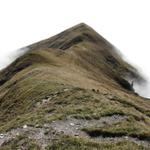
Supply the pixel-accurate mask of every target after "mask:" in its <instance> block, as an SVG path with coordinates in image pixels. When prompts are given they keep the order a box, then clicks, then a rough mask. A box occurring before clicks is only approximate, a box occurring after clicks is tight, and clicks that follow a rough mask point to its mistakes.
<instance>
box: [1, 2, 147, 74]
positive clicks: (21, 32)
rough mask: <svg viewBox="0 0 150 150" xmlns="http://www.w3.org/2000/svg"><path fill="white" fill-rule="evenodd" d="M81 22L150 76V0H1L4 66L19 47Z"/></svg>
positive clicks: (2, 57) (2, 56) (2, 65)
mask: <svg viewBox="0 0 150 150" xmlns="http://www.w3.org/2000/svg"><path fill="white" fill-rule="evenodd" d="M80 22H84V23H86V24H88V25H90V26H91V27H93V28H94V29H95V30H96V31H97V32H99V33H100V34H101V35H102V36H104V37H105V38H106V39H107V40H108V41H110V42H111V43H112V44H114V45H115V46H116V47H117V48H118V49H119V50H120V51H121V52H122V54H123V55H124V56H125V57H126V59H127V60H129V61H130V62H131V63H132V64H135V65H136V66H138V68H141V69H142V71H143V73H144V74H145V75H146V76H150V67H149V64H150V0H0V68H3V67H5V66H6V65H8V64H9V63H10V62H11V61H13V59H14V57H12V56H14V55H15V54H16V53H15V52H16V50H17V49H19V48H21V47H24V46H27V45H29V44H32V43H34V42H37V41H40V40H43V39H45V38H48V37H51V36H52V35H55V34H57V33H59V32H61V31H63V30H64V29H67V28H69V27H71V26H73V25H76V24H78V23H80Z"/></svg>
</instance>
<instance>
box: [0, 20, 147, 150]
mask: <svg viewBox="0 0 150 150" xmlns="http://www.w3.org/2000/svg"><path fill="white" fill-rule="evenodd" d="M27 48H28V49H29V50H28V52H26V53H25V54H24V55H23V56H21V57H20V58H18V59H17V60H16V61H14V62H13V63H12V64H10V65H9V66H8V67H7V68H5V69H3V70H2V71H1V72H0V112H1V113H0V131H1V132H2V133H3V132H4V134H2V138H1V139H0V145H1V147H2V148H6V147H9V148H10V149H11V147H12V146H14V147H15V146H16V147H17V146H18V147H20V146H22V145H18V142H19V141H23V142H24V143H26V141H28V138H32V139H33V141H32V142H31V145H30V144H29V145H27V144H24V147H27V149H29V148H30V146H31V147H32V146H35V147H36V149H44V148H45V147H47V148H48V149H52V148H53V149H59V148H60V147H58V146H57V145H58V144H60V145H62V147H63V146H64V147H65V146H66V145H68V144H69V145H70V147H71V148H72V149H73V148H74V149H83V147H87V149H92V147H91V144H93V147H94V148H95V149H100V147H104V149H112V146H113V145H114V143H115V146H116V149H117V148H118V149H120V147H122V148H124V149H127V148H128V147H135V148H136V149H141V148H143V147H144V148H145V149H148V148H149V144H150V127H149V126H150V118H149V117H150V101H148V100H145V99H144V98H142V97H140V96H138V95H137V94H136V93H135V92H134V89H133V87H132V85H131V83H130V82H131V81H132V80H134V81H135V82H139V81H142V80H143V79H142V77H141V76H140V75H139V74H138V72H137V71H136V69H135V68H133V67H132V66H130V65H129V64H128V63H126V62H125V61H124V60H123V59H122V58H121V56H120V55H119V53H118V52H117V50H116V49H115V47H114V46H113V45H112V44H110V43H109V42H108V41H107V40H105V39H104V38H103V37H101V36H100V35H99V34H98V33H96V32H95V31H94V30H93V29H92V28H90V27H89V26H87V25H85V24H83V23H82V24H79V25H77V26H75V27H72V28H70V29H68V30H66V31H64V32H62V33H60V34H58V35H56V36H54V37H51V38H49V39H46V40H43V41H41V42H38V43H35V44H33V45H30V46H28V47H27ZM60 119H61V121H60ZM83 120H84V123H86V122H87V123H86V124H84V123H83ZM22 126H24V127H23V128H22ZM66 128H67V130H65V129H66ZM39 133H40V135H39ZM32 135H34V136H32ZM66 136H67V137H66ZM74 136H77V137H78V138H77V139H76V137H74ZM12 137H16V140H15V141H14V142H12V143H11V142H10V141H9V140H11V138H12ZM95 137H97V140H95ZM55 138H57V139H58V141H56V143H55V142H53V140H54V139H55ZM79 138H81V139H79ZM64 139H66V140H65V141H68V143H66V144H65V141H64ZM110 139H111V140H112V142H110ZM82 140H83V141H82ZM81 141H82V142H81ZM129 141H130V142H129ZM23 142H22V143H23ZM48 145H49V146H48ZM73 145H74V146H75V147H74V146H73ZM78 145H80V146H79V147H78ZM108 145H109V146H108ZM76 146H77V147H76Z"/></svg>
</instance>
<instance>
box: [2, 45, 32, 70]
mask: <svg viewBox="0 0 150 150" xmlns="http://www.w3.org/2000/svg"><path fill="white" fill-rule="evenodd" d="M28 50H29V48H28V47H23V48H20V49H17V50H13V51H5V53H3V55H0V70H2V69H4V68H6V67H7V66H8V65H9V64H11V63H12V62H13V61H15V60H16V59H17V58H19V57H20V56H22V55H23V54H24V53H26V52H27V51H28Z"/></svg>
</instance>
